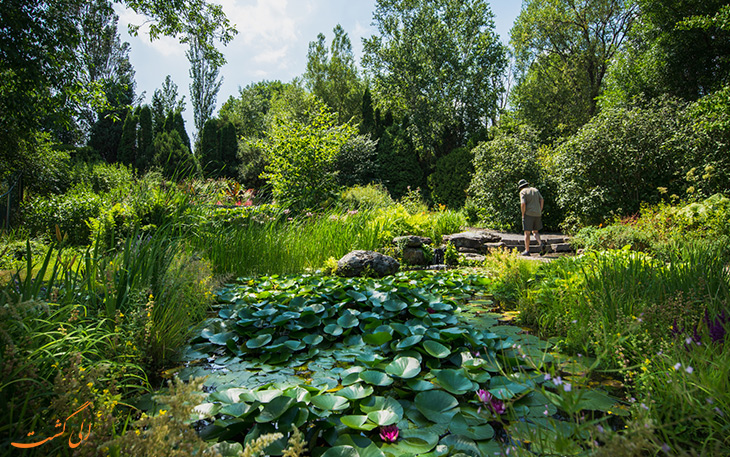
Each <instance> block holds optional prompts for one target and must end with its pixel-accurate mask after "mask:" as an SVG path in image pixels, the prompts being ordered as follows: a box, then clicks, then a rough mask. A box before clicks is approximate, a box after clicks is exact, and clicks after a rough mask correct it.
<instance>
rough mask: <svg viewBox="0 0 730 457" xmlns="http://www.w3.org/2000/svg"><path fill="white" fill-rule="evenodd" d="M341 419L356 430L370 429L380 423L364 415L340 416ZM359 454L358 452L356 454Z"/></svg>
mask: <svg viewBox="0 0 730 457" xmlns="http://www.w3.org/2000/svg"><path fill="white" fill-rule="evenodd" d="M340 421H341V422H342V423H343V424H344V425H346V426H348V427H350V428H352V429H355V430H365V431H369V430H372V429H374V428H375V427H377V426H378V424H376V423H374V422H372V421H368V416H362V415H349V416H342V417H340ZM355 455H357V454H355Z"/></svg>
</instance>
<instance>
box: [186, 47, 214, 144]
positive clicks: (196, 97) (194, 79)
mask: <svg viewBox="0 0 730 457" xmlns="http://www.w3.org/2000/svg"><path fill="white" fill-rule="evenodd" d="M214 40H215V38H214V37H212V36H210V37H206V36H204V35H202V34H196V35H192V36H191V37H190V38H189V41H188V43H189V49H188V50H187V52H186V53H185V56H186V57H187V58H188V61H189V62H190V72H189V75H190V79H191V83H190V101H191V103H192V105H193V120H194V122H195V131H196V134H195V137H196V138H198V140H200V138H201V136H202V134H203V128H204V126H205V123H206V122H208V120H209V119H210V118H211V116H212V115H213V110H214V109H215V101H216V98H217V97H218V91H219V90H220V88H221V84H223V79H222V78H220V77H219V76H220V67H221V66H222V62H221V60H222V54H220V53H218V56H220V58H217V57H218V56H213V55H212V54H211V53H210V52H209V51H208V50H209V49H215V46H214V44H213V41H214ZM195 151H196V153H197V152H198V144H196V146H195Z"/></svg>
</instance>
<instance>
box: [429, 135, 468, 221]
mask: <svg viewBox="0 0 730 457" xmlns="http://www.w3.org/2000/svg"><path fill="white" fill-rule="evenodd" d="M472 159H473V156H472V154H471V152H470V151H469V150H468V149H466V148H458V149H454V150H453V151H451V152H450V153H449V154H447V155H445V156H444V157H441V158H440V159H438V160H437V161H436V170H435V171H434V172H433V173H432V174H431V175H429V177H428V187H429V189H430V190H431V200H433V202H434V203H439V204H442V205H446V206H448V207H449V208H461V207H462V206H464V202H465V201H466V190H467V188H468V187H469V184H470V183H471V179H472V175H473V174H474V164H473V162H472Z"/></svg>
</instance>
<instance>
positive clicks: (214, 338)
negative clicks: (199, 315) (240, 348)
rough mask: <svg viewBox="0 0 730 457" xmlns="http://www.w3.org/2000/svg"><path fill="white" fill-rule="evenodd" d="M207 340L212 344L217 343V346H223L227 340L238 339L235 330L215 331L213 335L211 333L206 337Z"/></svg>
mask: <svg viewBox="0 0 730 457" xmlns="http://www.w3.org/2000/svg"><path fill="white" fill-rule="evenodd" d="M208 341H210V342H211V343H213V344H217V345H219V346H225V344H226V343H227V342H228V341H238V333H236V332H225V333H216V334H215V335H211V336H210V338H208Z"/></svg>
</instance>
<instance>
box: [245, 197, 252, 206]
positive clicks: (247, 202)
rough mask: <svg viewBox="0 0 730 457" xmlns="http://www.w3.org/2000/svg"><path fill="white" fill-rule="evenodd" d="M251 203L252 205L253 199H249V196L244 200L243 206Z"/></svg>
mask: <svg viewBox="0 0 730 457" xmlns="http://www.w3.org/2000/svg"><path fill="white" fill-rule="evenodd" d="M251 205H253V200H251V199H250V198H249V199H248V200H246V202H245V203H244V204H243V206H251Z"/></svg>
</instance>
